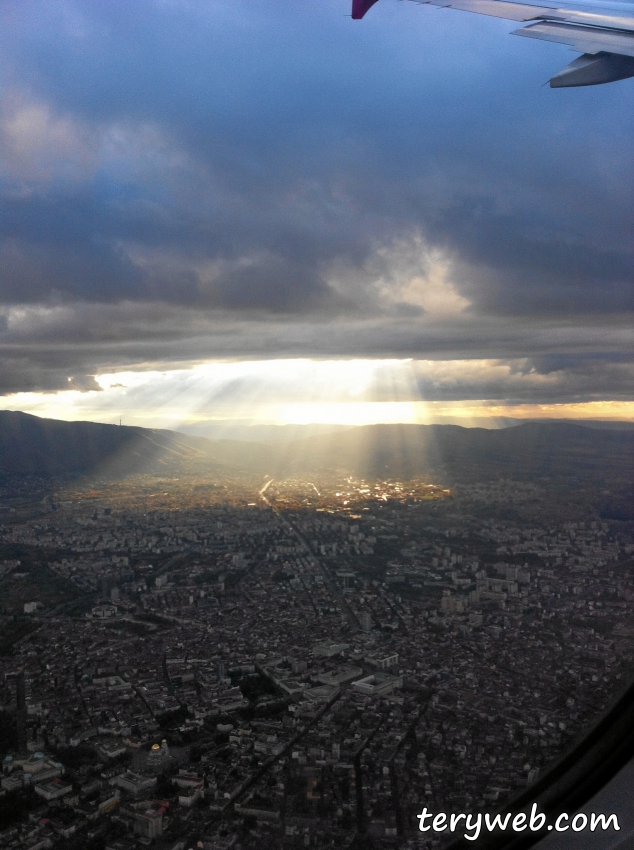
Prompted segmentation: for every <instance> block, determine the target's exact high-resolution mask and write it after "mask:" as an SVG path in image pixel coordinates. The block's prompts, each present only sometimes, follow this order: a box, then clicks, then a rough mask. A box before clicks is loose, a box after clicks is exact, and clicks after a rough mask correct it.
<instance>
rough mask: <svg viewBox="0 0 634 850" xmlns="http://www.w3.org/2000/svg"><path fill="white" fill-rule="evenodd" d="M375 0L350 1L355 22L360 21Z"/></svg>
mask: <svg viewBox="0 0 634 850" xmlns="http://www.w3.org/2000/svg"><path fill="white" fill-rule="evenodd" d="M376 2H377V0H352V17H353V19H354V20H355V21H360V20H361V18H362V17H363V16H364V15H365V13H366V12H367V11H368V9H370V8H371V7H372V6H374V4H375V3H376Z"/></svg>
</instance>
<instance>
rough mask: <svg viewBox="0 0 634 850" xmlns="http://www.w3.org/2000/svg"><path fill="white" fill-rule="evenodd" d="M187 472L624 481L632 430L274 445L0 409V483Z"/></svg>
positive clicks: (465, 433) (432, 433)
mask: <svg viewBox="0 0 634 850" xmlns="http://www.w3.org/2000/svg"><path fill="white" fill-rule="evenodd" d="M179 467H187V468H188V469H189V470H190V471H191V470H195V469H198V470H199V471H200V472H203V471H204V472H206V473H209V474H212V473H214V474H218V475H220V474H235V473H238V472H239V473H245V472H247V473H248V472H251V473H255V474H263V475H264V474H269V475H278V476H279V475H283V474H293V473H301V472H308V471H316V470H318V471H323V472H333V473H334V472H336V473H344V474H355V475H360V476H363V477H381V476H383V477H386V476H390V477H401V478H407V477H413V476H417V475H423V474H426V473H429V472H431V471H433V472H434V473H436V474H439V475H442V476H443V477H444V478H446V479H452V480H457V479H465V480H466V479H474V478H475V479H478V478H482V477H520V478H535V477H564V478H568V477H577V478H584V477H585V478H587V477H590V478H596V477H597V476H599V477H602V478H608V479H609V478H610V476H612V477H615V478H617V479H619V480H624V479H627V477H628V476H629V477H630V478H631V474H630V473H631V471H632V469H633V468H634V432H633V431H630V430H610V429H605V430H600V429H596V428H590V427H584V426H583V424H579V423H577V422H564V423H562V422H557V423H544V422H535V423H530V422H529V423H524V424H521V425H517V426H514V427H510V428H503V429H486V428H465V427H463V426H460V425H444V424H443V425H410V424H403V425H365V426H358V427H357V428H350V429H346V430H343V431H335V432H332V433H328V434H324V435H320V436H315V435H312V436H310V437H309V438H306V439H292V440H288V441H284V442H279V443H277V444H274V445H272V444H261V443H257V442H250V443H249V442H244V441H236V440H228V439H222V440H209V439H207V438H205V437H197V436H190V435H187V434H182V433H180V432H178V431H169V430H165V429H154V428H142V427H140V426H126V425H122V426H119V425H108V424H105V423H98V422H85V421H84V422H82V421H73V422H66V421H62V420H57V419H45V418H42V417H37V416H33V415H32V414H27V413H23V412H21V411H0V475H4V476H6V475H44V476H47V475H48V476H54V475H85V474H108V475H111V476H115V477H117V476H119V477H120V476H124V477H125V476H126V475H129V474H131V473H141V472H157V471H158V472H165V473H168V472H170V471H176V470H178V468H179Z"/></svg>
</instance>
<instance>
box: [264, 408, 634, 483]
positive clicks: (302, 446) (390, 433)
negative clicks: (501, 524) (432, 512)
mask: <svg viewBox="0 0 634 850" xmlns="http://www.w3.org/2000/svg"><path fill="white" fill-rule="evenodd" d="M280 449H282V451H284V453H285V456H284V457H282V455H281V452H280V450H279V449H278V451H276V453H275V458H276V460H277V462H278V463H281V462H283V463H284V466H286V467H287V468H291V469H293V468H296V469H299V468H300V467H301V466H302V465H306V464H309V465H310V466H311V467H313V468H318V467H321V468H337V469H339V470H340V471H342V472H344V471H347V472H351V473H355V474H357V475H362V476H364V477H371V478H375V477H381V476H397V477H400V478H408V477H410V476H413V475H421V474H425V473H428V472H430V471H434V472H436V473H437V474H439V475H441V476H442V477H444V478H445V479H450V480H454V481H455V480H480V479H486V478H497V477H500V476H502V477H509V478H521V479H534V478H544V477H551V478H561V477H563V478H577V479H593V480H597V479H604V478H606V477H607V478H612V479H618V480H624V481H630V480H632V471H633V468H634V432H633V431H616V430H615V431H611V430H599V429H595V428H586V427H584V426H582V425H577V424H571V423H543V422H539V423H537V422H536V423H527V424H524V425H518V426H516V427H512V428H503V429H496V430H489V429H485V428H462V427H460V426H458V425H369V426H364V427H360V428H356V429H354V430H348V431H343V432H338V433H336V434H330V435H328V436H324V437H313V438H312V439H311V440H308V441H296V442H292V443H287V444H284V445H283V446H280ZM271 454H272V453H271V452H270V451H269V455H271ZM271 459H272V458H271Z"/></svg>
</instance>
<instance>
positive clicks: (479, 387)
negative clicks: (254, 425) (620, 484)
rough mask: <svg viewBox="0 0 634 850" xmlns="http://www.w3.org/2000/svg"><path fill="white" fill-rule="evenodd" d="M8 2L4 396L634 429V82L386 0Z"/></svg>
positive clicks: (2, 149) (174, 411)
mask: <svg viewBox="0 0 634 850" xmlns="http://www.w3.org/2000/svg"><path fill="white" fill-rule="evenodd" d="M349 14H350V8H349V0H267V2H266V3H262V2H261V0H231V2H230V3H227V2H225V0H135V2H134V3H130V2H129V0H39V2H38V0H4V2H3V3H2V4H1V5H0V408H2V409H11V410H25V411H27V412H32V413H36V414H37V415H41V416H52V417H54V418H60V419H92V420H95V421H103V422H115V421H116V422H118V421H119V419H122V420H123V421H124V423H126V424H143V425H147V426H150V427H174V428H177V427H180V426H191V425H192V424H196V423H199V424H200V423H205V422H208V421H221V420H225V421H227V422H233V421H243V422H249V421H253V422H274V423H295V424H304V423H309V422H316V423H321V424H328V423H333V422H338V423H342V424H366V423H370V422H375V421H382V422H392V421H406V422H407V421H416V422H426V421H457V422H460V423H463V424H467V425H468V424H474V423H481V422H489V423H491V424H492V425H495V424H499V423H500V422H505V421H507V420H508V418H509V417H510V418H511V419H513V418H533V417H538V418H565V417H572V418H575V419H584V418H588V419H629V420H632V419H634V396H633V393H632V388H633V387H634V381H633V380H632V379H633V377H634V367H633V358H632V342H633V334H632V308H633V299H632V295H633V288H632V281H633V280H634V274H633V272H634V260H633V256H632V248H633V246H634V238H633V236H634V233H633V230H634V228H633V225H634V193H633V191H632V188H633V187H632V176H633V175H634V79H630V80H625V81H621V82H617V83H613V84H610V85H606V86H595V87H588V88H582V89H561V90H552V89H550V88H549V87H548V86H544V83H545V82H546V81H547V80H548V79H549V78H550V77H551V76H552V75H553V74H554V73H556V72H557V71H559V70H560V69H561V68H563V67H564V66H565V65H566V64H568V63H569V62H570V61H572V60H573V59H574V58H575V56H576V55H577V54H575V53H573V52H571V51H570V50H569V49H568V48H566V47H565V46H562V45H556V44H549V43H545V42H538V41H535V40H533V39H522V38H515V37H510V36H509V33H510V32H511V31H512V30H513V29H516V28H517V24H514V23H513V22H506V21H502V20H496V19H490V18H485V17H482V16H479V15H472V14H469V13H462V12H457V11H454V10H448V9H437V8H434V7H429V6H420V5H418V4H416V3H411V2H398V0H381V2H379V3H377V4H376V5H375V6H374V7H373V8H372V9H371V11H370V12H369V13H368V14H367V16H366V17H365V18H364V20H363V21H353V20H352V19H351V18H350V17H349Z"/></svg>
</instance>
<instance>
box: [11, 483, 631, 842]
mask: <svg viewBox="0 0 634 850" xmlns="http://www.w3.org/2000/svg"><path fill="white" fill-rule="evenodd" d="M38 488H40V484H39V483H38V481H37V479H35V478H31V479H30V480H29V479H24V483H23V484H20V483H19V482H18V481H17V480H16V481H14V482H13V483H12V484H11V486H9V485H7V486H6V489H5V490H4V491H3V492H2V493H1V494H0V504H1V506H2V514H1V515H0V594H1V595H0V605H1V609H0V610H1V614H0V617H1V621H0V625H1V633H0V651H1V653H2V654H0V671H1V676H0V703H1V705H0V708H1V709H2V715H1V723H0V728H1V730H2V731H1V732H0V752H1V753H2V759H3V773H2V779H1V790H0V845H1V846H2V847H3V848H5V850H14V848H25V849H26V850H36V849H37V848H51V847H64V848H68V850H74V848H82V850H83V848H95V850H133V848H139V847H142V846H148V845H151V846H152V847H155V848H157V850H163V848H165V850H189V848H196V847H197V848H204V850H228V848H232V847H233V848H236V850H238V848H242V850H251V848H253V850H255V848H285V850H291V848H300V847H302V848H303V847H315V848H321V847H337V848H345V847H355V846H357V844H359V846H360V845H361V843H362V844H363V846H365V847H368V848H369V847H373V846H375V847H385V848H404V847H417V848H421V850H423V848H429V847H433V846H437V845H438V844H439V843H441V842H442V839H443V837H444V836H442V835H438V834H437V835H430V833H429V832H427V833H421V832H420V831H419V829H418V825H419V822H418V819H417V814H418V813H420V812H421V810H422V808H423V807H424V806H427V807H428V808H429V809H430V810H433V811H446V812H472V811H477V810H486V811H493V810H495V809H496V808H497V807H498V806H499V805H500V804H502V803H503V802H504V801H506V800H509V799H511V798H512V797H513V796H514V795H516V794H518V793H519V792H520V791H522V790H523V789H526V788H527V787H529V786H530V785H531V784H532V783H533V782H534V781H535V780H536V778H537V777H538V776H540V775H543V771H544V770H545V769H546V768H547V767H548V766H549V765H550V764H552V762H553V761H554V760H555V759H556V758H557V757H558V756H559V755H560V754H561V753H562V752H563V751H564V750H565V749H566V747H568V746H569V745H571V744H572V743H573V742H574V740H575V739H576V738H577V737H578V736H579V735H581V734H582V733H584V731H585V730H586V729H587V728H588V726H589V725H590V724H591V723H592V722H593V721H594V720H595V719H596V718H597V717H598V716H599V714H600V712H601V710H602V709H603V708H605V707H606V706H607V705H608V704H609V702H610V701H611V700H612V699H613V698H614V696H615V695H616V694H617V693H618V692H619V690H620V689H621V688H622V687H623V686H624V685H625V684H626V683H627V682H628V681H629V677H630V675H631V659H632V657H633V654H634V653H633V650H634V618H633V617H632V603H633V601H634V583H633V578H632V567H633V560H632V559H633V554H634V545H633V537H632V526H631V524H629V523H627V522H625V521H618V520H614V521H613V520H609V521H604V520H602V519H601V518H600V517H598V516H597V515H593V514H592V512H590V511H588V510H586V509H584V508H583V506H582V505H581V506H579V505H577V506H576V507H575V506H574V505H573V506H572V507H569V508H568V509H565V508H564V507H563V506H562V504H561V501H560V499H559V496H558V495H557V493H554V492H549V490H548V485H547V483H540V484H531V483H518V482H514V481H509V480H498V481H492V482H486V483H480V484H477V483H472V484H468V485H467V484H465V485H462V486H456V487H452V488H449V487H446V486H443V485H439V484H435V483H433V482H430V481H423V480H414V481H397V480H392V479H390V480H386V481H362V480H358V479H355V478H346V479H344V478H342V479H341V480H336V479H334V478H333V477H332V476H327V475H325V474H324V475H323V476H318V475H315V476H312V477H311V480H310V481H308V480H303V479H300V478H296V479H286V480H272V479H270V478H266V479H264V480H263V479H262V478H259V479H258V480H257V481H255V480H252V479H249V478H248V476H243V477H236V478H235V479H224V480H217V481H214V482H210V481H209V480H207V479H204V478H192V477H187V478H180V479H178V478H172V477H169V478H168V477H166V478H160V477H151V476H133V477H130V478H128V479H127V480H125V481H124V482H118V483H117V482H109V481H106V480H102V481H97V482H92V483H91V484H90V485H88V484H85V485H83V486H80V485H78V484H74V485H73V484H69V483H66V484H64V483H63V482H60V483H59V485H58V486H57V487H56V488H54V489H53V490H51V489H50V487H49V488H48V489H41V488H40V489H39V490H38ZM43 493H44V495H42V494H43Z"/></svg>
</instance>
